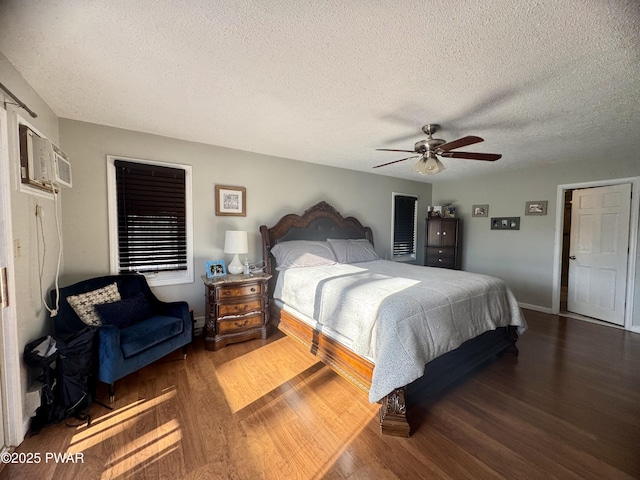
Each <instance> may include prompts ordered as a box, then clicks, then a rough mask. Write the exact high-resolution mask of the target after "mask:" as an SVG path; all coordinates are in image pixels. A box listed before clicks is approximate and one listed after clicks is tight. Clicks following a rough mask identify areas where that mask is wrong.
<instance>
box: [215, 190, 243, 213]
mask: <svg viewBox="0 0 640 480" xmlns="http://www.w3.org/2000/svg"><path fill="white" fill-rule="evenodd" d="M246 205H247V189H246V188H245V187H230V186H228V185H216V215H227V216H235V217H246V216H247V207H246Z"/></svg>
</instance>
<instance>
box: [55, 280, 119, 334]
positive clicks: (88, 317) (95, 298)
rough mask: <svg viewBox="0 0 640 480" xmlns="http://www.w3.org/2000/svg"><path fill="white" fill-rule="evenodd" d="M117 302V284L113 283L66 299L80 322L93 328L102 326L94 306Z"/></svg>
mask: <svg viewBox="0 0 640 480" xmlns="http://www.w3.org/2000/svg"><path fill="white" fill-rule="evenodd" d="M119 300H121V298H120V292H119V291H118V284H117V283H115V282H114V283H112V284H111V285H107V286H106V287H102V288H99V289H97V290H93V291H92V292H87V293H81V294H79V295H71V296H69V297H67V302H69V305H71V307H72V308H73V309H74V310H75V312H76V313H77V314H78V317H80V320H82V321H83V322H84V323H86V324H87V325H92V326H94V327H99V326H100V325H102V321H101V320H100V317H99V316H98V312H96V309H95V306H94V305H101V304H103V303H110V302H117V301H119Z"/></svg>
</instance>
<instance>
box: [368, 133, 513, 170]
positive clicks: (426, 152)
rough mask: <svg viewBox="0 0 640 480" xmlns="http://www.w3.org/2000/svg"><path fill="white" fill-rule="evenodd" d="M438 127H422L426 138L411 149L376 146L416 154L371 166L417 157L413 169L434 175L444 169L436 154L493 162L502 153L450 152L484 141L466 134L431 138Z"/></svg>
mask: <svg viewBox="0 0 640 480" xmlns="http://www.w3.org/2000/svg"><path fill="white" fill-rule="evenodd" d="M439 128H440V125H437V124H435V123H430V124H427V125H425V126H424V127H422V131H423V132H424V133H425V134H426V135H427V139H426V140H420V141H419V142H416V144H415V145H414V146H413V150H394V149H391V148H376V150H378V151H382V152H408V153H417V154H418V155H412V156H410V157H406V158H401V159H400V160H394V161H393V162H388V163H383V164H382V165H376V166H375V167H373V168H380V167H386V166H387V165H392V164H394V163H398V162H404V161H405V160H409V159H412V158H419V160H418V163H416V165H415V166H414V167H413V170H414V171H416V172H418V173H422V174H424V175H435V174H436V173H440V172H441V171H442V170H444V169H445V166H444V165H443V164H442V162H441V161H440V160H439V159H438V155H439V156H441V157H449V158H465V159H469V160H484V161H487V162H493V161H495V160H498V159H499V158H501V157H502V155H499V154H496V153H476V152H452V151H451V150H454V149H456V148H461V147H466V146H467V145H473V144H474V143H480V142H484V139H482V138H480V137H474V136H467V137H462V138H459V139H458V140H454V141H452V142H445V141H444V140H442V139H439V138H433V136H432V135H433V134H434V133H436V131H437V130H438V129H439Z"/></svg>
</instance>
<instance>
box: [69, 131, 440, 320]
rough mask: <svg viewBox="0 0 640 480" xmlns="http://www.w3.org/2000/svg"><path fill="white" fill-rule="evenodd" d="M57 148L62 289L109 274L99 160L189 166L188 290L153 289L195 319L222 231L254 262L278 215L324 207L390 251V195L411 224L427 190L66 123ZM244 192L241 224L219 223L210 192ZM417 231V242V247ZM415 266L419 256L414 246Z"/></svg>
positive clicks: (397, 181)
mask: <svg viewBox="0 0 640 480" xmlns="http://www.w3.org/2000/svg"><path fill="white" fill-rule="evenodd" d="M60 136H61V141H62V147H63V149H64V151H65V152H66V153H67V154H68V155H69V156H70V158H71V162H72V166H73V189H71V190H68V191H65V195H64V199H63V210H64V212H65V215H64V237H65V246H64V248H65V258H66V262H65V275H64V279H63V283H64V284H70V283H73V282H76V281H79V280H82V279H85V278H89V277H92V276H97V275H104V274H108V273H109V246H108V220H107V181H106V155H108V154H114V155H122V156H126V157H132V158H141V159H148V160H156V161H165V162H173V163H183V164H188V165H191V166H192V167H193V200H194V225H195V227H194V228H195V231H194V256H195V259H194V260H195V266H196V275H197V276H196V281H195V282H194V283H193V284H187V285H176V286H171V287H158V288H156V289H154V290H155V292H156V293H157V294H158V295H159V296H160V297H161V298H163V299H166V300H177V299H183V300H187V301H188V302H189V304H190V306H191V307H192V308H193V309H194V313H195V316H196V317H199V316H202V315H204V306H205V304H204V286H203V284H202V281H201V279H200V275H202V274H204V265H205V263H206V262H207V261H208V260H216V259H221V258H224V259H225V260H226V261H227V262H229V261H230V260H231V258H230V256H228V255H225V254H224V253H223V252H222V247H223V243H224V232H225V230H227V229H238V230H247V231H248V232H249V249H250V251H249V254H248V255H247V256H248V258H249V259H250V261H252V262H253V261H257V260H259V259H261V256H262V253H261V244H260V236H259V227H260V225H261V224H266V225H269V226H271V225H273V224H274V223H276V222H277V221H278V220H279V219H280V218H281V217H282V216H283V215H285V214H288V213H291V212H298V213H303V211H304V210H305V209H307V208H309V207H311V206H312V205H315V204H316V203H317V202H319V201H322V200H325V201H327V202H329V203H330V204H331V205H333V206H334V207H335V208H336V209H337V210H338V211H339V212H340V213H341V214H342V215H343V216H355V217H357V218H358V219H359V220H360V221H361V222H362V223H363V224H365V225H368V226H371V228H372V229H373V234H374V240H375V244H376V250H377V251H378V254H380V255H381V256H384V255H385V254H387V255H389V254H390V244H391V194H392V192H401V193H411V194H415V195H418V197H419V209H420V211H419V218H422V219H423V218H424V217H425V216H426V210H427V206H428V205H429V204H430V201H431V186H430V185H429V184H426V183H420V182H414V181H408V180H401V179H395V178H391V177H386V176H382V175H374V174H368V173H362V172H356V171H352V170H345V169H339V168H333V167H325V166H320V165H315V164H311V163H306V162H299V161H294V160H289V159H284V158H277V157H271V156H266V155H259V154H255V153H249V152H244V151H239V150H232V149H227V148H222V147H215V146H211V145H204V144H199V143H193V142H187V141H182V140H176V139H172V138H167V137H160V136H156V135H149V134H144V133H140V132H133V131H128V130H122V129H118V128H111V127H105V126H100V125H95V124H90V123H84V122H78V121H73V120H67V119H61V120H60ZM216 184H222V185H236V186H242V187H245V188H246V189H247V196H246V202H247V206H246V209H247V216H246V217H217V216H216V215H215V199H214V186H215V185H216ZM422 230H423V229H422V227H420V226H419V228H418V231H419V235H420V237H419V239H418V242H419V243H418V245H422V243H423V240H422V235H423V232H422ZM418 253H419V255H420V257H419V260H420V261H421V258H422V252H421V249H420V248H418Z"/></svg>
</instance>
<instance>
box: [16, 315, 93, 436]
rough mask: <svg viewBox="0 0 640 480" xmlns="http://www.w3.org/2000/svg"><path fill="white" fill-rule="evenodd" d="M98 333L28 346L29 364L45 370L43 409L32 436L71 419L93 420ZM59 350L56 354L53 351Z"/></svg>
mask: <svg viewBox="0 0 640 480" xmlns="http://www.w3.org/2000/svg"><path fill="white" fill-rule="evenodd" d="M96 342H97V329H96V328H94V327H87V328H85V329H83V330H80V331H79V332H76V333H73V334H69V335H60V336H57V337H51V336H48V337H41V338H39V339H37V340H34V341H33V342H29V343H28V344H27V345H26V346H25V351H24V359H25V363H26V364H27V365H29V366H31V367H34V368H40V369H42V373H41V375H40V376H39V379H40V380H41V381H42V383H43V388H42V396H41V397H42V400H41V405H40V407H38V409H37V410H36V415H35V417H33V418H32V419H31V433H32V434H34V433H37V432H39V431H40V430H41V429H42V428H43V427H45V426H47V425H51V424H53V423H58V422H60V421H62V420H65V419H67V418H69V417H71V416H75V417H76V418H79V419H81V420H88V419H89V407H90V406H91V402H92V401H93V397H94V396H95V389H96V383H97V376H96V366H97V358H96V357H97V351H98V346H97V343H96ZM53 350H55V351H53Z"/></svg>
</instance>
